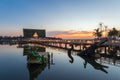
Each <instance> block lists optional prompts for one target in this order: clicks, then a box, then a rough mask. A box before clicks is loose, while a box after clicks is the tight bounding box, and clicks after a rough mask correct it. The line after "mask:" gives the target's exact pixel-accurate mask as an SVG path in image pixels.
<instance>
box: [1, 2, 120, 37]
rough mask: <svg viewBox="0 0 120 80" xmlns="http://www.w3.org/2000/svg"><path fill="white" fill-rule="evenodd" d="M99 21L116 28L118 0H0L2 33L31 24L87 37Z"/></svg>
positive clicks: (14, 33)
mask: <svg viewBox="0 0 120 80" xmlns="http://www.w3.org/2000/svg"><path fill="white" fill-rule="evenodd" d="M100 22H102V23H104V25H106V26H108V28H112V27H116V28H117V29H120V0H0V28H1V29H0V35H3V36H5V35H12V36H17V35H22V34H23V33H22V29H23V28H32V29H46V31H47V36H57V37H61V36H64V37H67V36H70V35H73V36H74V37H75V38H77V36H79V35H80V34H83V35H84V33H85V34H89V35H87V37H89V36H91V34H90V32H91V31H93V30H94V29H96V28H97V27H99V23H100ZM83 35H81V36H79V37H78V38H80V37H83Z"/></svg>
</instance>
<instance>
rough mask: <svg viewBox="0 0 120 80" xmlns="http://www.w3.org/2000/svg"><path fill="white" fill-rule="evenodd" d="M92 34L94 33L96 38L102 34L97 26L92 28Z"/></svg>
mask: <svg viewBox="0 0 120 80" xmlns="http://www.w3.org/2000/svg"><path fill="white" fill-rule="evenodd" d="M93 35H94V36H95V37H97V38H101V36H102V31H101V30H100V29H99V28H97V29H94V32H93Z"/></svg>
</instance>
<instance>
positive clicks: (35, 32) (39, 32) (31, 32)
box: [23, 29, 46, 38]
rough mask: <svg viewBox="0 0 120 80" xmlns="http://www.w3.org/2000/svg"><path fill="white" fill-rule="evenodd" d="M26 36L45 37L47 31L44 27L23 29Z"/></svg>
mask: <svg viewBox="0 0 120 80" xmlns="http://www.w3.org/2000/svg"><path fill="white" fill-rule="evenodd" d="M23 36H24V38H45V37H46V31H45V30H44V29H23Z"/></svg>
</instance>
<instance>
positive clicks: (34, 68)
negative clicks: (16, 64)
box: [27, 63, 46, 80]
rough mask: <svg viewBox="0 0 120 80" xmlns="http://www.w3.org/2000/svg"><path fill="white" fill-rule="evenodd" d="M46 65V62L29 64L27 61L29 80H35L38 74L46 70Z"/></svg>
mask: <svg viewBox="0 0 120 80" xmlns="http://www.w3.org/2000/svg"><path fill="white" fill-rule="evenodd" d="M45 67H46V64H42V65H41V64H28V63H27V68H28V71H29V80H35V79H36V78H37V77H38V75H40V74H41V72H42V71H44V69H45Z"/></svg>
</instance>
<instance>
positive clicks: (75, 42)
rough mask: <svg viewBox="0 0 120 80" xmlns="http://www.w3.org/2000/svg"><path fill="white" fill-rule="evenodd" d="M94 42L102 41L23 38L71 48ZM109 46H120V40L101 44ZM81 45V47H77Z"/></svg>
mask: <svg viewBox="0 0 120 80" xmlns="http://www.w3.org/2000/svg"><path fill="white" fill-rule="evenodd" d="M94 42H100V40H95V39H34V38H30V39H23V40H22V43H35V44H42V45H47V46H52V47H60V48H63V49H70V48H71V45H72V46H73V50H75V51H76V50H77V51H80V50H84V49H85V48H86V47H89V46H90V45H91V44H93V43H94ZM108 46H115V47H116V46H118V47H119V48H120V41H117V42H114V43H113V42H112V41H108V42H107V43H105V44H103V45H101V47H105V48H106V47H108ZM75 47H79V49H78V48H77V49H76V48H75Z"/></svg>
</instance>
